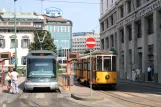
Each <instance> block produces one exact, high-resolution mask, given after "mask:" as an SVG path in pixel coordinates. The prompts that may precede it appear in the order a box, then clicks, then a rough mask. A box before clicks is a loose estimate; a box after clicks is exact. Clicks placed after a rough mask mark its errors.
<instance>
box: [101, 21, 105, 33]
mask: <svg viewBox="0 0 161 107" xmlns="http://www.w3.org/2000/svg"><path fill="white" fill-rule="evenodd" d="M101 31H104V22H102V23H101Z"/></svg>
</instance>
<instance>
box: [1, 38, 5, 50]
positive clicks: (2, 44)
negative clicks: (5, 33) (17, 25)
mask: <svg viewBox="0 0 161 107" xmlns="http://www.w3.org/2000/svg"><path fill="white" fill-rule="evenodd" d="M0 48H5V39H0Z"/></svg>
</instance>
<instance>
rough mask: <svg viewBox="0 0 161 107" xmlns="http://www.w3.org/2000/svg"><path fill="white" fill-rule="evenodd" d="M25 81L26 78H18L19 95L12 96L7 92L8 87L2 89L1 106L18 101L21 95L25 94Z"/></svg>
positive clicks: (0, 88)
mask: <svg viewBox="0 0 161 107" xmlns="http://www.w3.org/2000/svg"><path fill="white" fill-rule="evenodd" d="M24 81H25V77H20V78H18V84H19V86H18V87H19V94H18V95H14V94H10V93H8V90H7V86H4V87H3V88H2V87H0V90H2V91H1V93H0V105H1V104H4V103H5V104H6V103H11V102H13V101H14V100H16V99H17V97H19V96H20V95H21V93H22V92H23V84H24Z"/></svg>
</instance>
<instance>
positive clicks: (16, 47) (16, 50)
mask: <svg viewBox="0 0 161 107" xmlns="http://www.w3.org/2000/svg"><path fill="white" fill-rule="evenodd" d="M16 1H17V0H14V22H15V23H14V31H15V36H14V38H15V69H16V71H17V39H16V33H17V29H16Z"/></svg>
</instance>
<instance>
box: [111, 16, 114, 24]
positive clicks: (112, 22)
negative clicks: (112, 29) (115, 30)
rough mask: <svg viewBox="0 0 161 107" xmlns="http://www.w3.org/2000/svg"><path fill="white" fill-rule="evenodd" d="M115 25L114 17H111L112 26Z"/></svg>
mask: <svg viewBox="0 0 161 107" xmlns="http://www.w3.org/2000/svg"><path fill="white" fill-rule="evenodd" d="M113 24H114V20H113V15H111V26H112V25H113Z"/></svg>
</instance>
